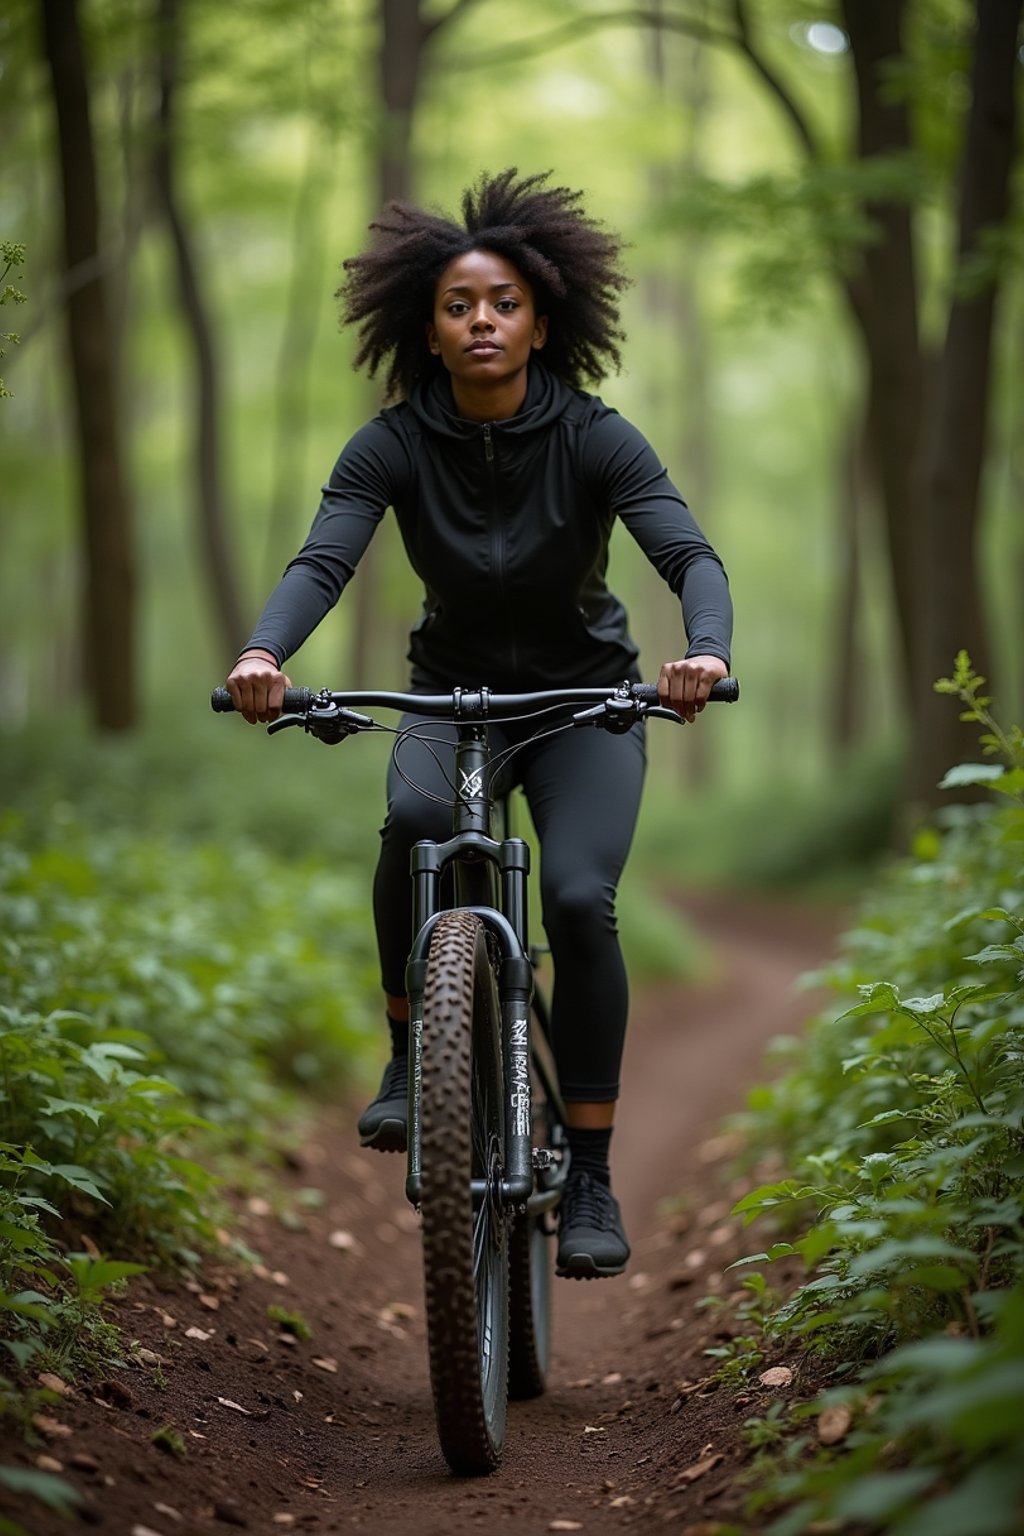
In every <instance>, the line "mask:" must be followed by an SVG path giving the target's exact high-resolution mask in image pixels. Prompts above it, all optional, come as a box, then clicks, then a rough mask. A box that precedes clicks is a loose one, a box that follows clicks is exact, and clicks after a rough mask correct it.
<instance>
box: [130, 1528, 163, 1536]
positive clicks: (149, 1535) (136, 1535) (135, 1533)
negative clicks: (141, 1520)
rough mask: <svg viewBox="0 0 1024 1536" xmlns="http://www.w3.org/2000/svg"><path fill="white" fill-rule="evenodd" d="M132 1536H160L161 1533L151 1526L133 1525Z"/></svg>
mask: <svg viewBox="0 0 1024 1536" xmlns="http://www.w3.org/2000/svg"><path fill="white" fill-rule="evenodd" d="M132 1536H160V1532H159V1531H154V1529H153V1527H152V1526H151V1525H133V1526H132Z"/></svg>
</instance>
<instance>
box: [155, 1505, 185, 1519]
mask: <svg viewBox="0 0 1024 1536" xmlns="http://www.w3.org/2000/svg"><path fill="white" fill-rule="evenodd" d="M153 1508H154V1509H155V1510H156V1512H157V1514H158V1515H166V1516H167V1518H168V1520H184V1518H185V1516H184V1515H183V1514H181V1513H180V1511H179V1510H177V1509H175V1508H174V1506H173V1504H154V1505H153Z"/></svg>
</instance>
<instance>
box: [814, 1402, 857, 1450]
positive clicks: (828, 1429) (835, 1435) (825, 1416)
mask: <svg viewBox="0 0 1024 1536" xmlns="http://www.w3.org/2000/svg"><path fill="white" fill-rule="evenodd" d="M852 1423H853V1414H852V1413H851V1412H850V1410H849V1408H847V1406H846V1404H845V1403H837V1404H836V1405H835V1406H834V1407H833V1408H826V1409H825V1410H824V1411H823V1412H822V1413H820V1414H819V1415H818V1439H819V1440H820V1441H821V1443H822V1445H838V1444H839V1442H840V1440H845V1439H846V1436H847V1434H848V1433H849V1430H850V1425H851V1424H852Z"/></svg>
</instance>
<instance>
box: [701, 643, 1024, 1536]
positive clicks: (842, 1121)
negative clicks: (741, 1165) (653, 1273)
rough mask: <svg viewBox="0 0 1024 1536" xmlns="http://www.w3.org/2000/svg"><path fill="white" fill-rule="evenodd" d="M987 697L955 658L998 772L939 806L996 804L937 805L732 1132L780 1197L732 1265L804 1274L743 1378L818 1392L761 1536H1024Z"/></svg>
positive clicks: (1018, 1060) (1022, 1322) (1022, 1112)
mask: <svg viewBox="0 0 1024 1536" xmlns="http://www.w3.org/2000/svg"><path fill="white" fill-rule="evenodd" d="M983 683H984V679H982V678H979V677H977V676H976V675H975V674H974V673H973V672H972V671H971V669H970V665H969V662H968V659H967V657H966V656H964V655H961V656H960V657H959V658H958V660H957V668H956V672H955V675H954V677H953V678H951V679H945V680H943V682H942V683H941V684H939V685H938V686H939V688H940V690H941V691H944V692H947V693H950V694H953V695H955V696H957V697H958V698H959V699H960V701H961V704H962V706H963V718H965V719H968V720H972V721H975V722H976V723H978V724H980V725H981V726H982V728H983V732H984V734H983V736H982V744H983V747H984V751H985V753H986V755H987V756H988V757H989V759H990V760H989V761H986V762H984V763H980V764H970V765H963V766H961V767H960V768H958V769H955V770H953V771H952V772H951V773H950V774H949V775H948V776H947V779H946V781H945V784H946V785H947V787H949V788H951V789H956V788H957V787H959V786H962V785H967V784H985V785H987V787H989V788H990V789H992V790H994V791H996V792H997V793H998V795H999V796H1000V801H999V802H998V803H996V804H988V805H982V806H977V805H971V806H963V805H961V806H952V807H950V808H949V809H948V810H947V811H946V812H945V813H944V814H943V815H941V816H940V817H939V820H938V825H937V826H935V827H934V828H930V829H928V830H926V831H925V832H923V833H922V834H921V835H920V836H919V837H918V840H917V844H916V847H915V849H914V852H913V856H912V857H910V858H908V859H906V860H904V861H903V862H901V863H899V864H898V865H896V866H895V867H893V868H892V869H891V870H890V871H889V872H888V874H887V875H886V876H885V877H884V878H883V879H882V880H881V882H880V883H879V885H878V886H877V888H876V889H875V891H874V894H873V896H872V898H871V899H870V901H869V902H868V903H867V905H866V907H865V909H864V912H863V916H862V919H861V922H860V925H859V926H858V927H857V929H856V930H855V931H854V932H852V933H851V934H849V935H848V936H847V939H846V942H845V947H844V950H843V953H842V957H841V958H840V960H839V961H838V962H837V963H836V964H835V966H834V967H833V968H832V969H831V970H830V971H829V972H828V973H827V974H826V975H824V976H821V977H818V978H815V979H816V980H819V981H821V980H824V981H827V983H828V984H829V985H830V986H831V987H833V988H834V989H836V990H837V991H838V992H839V993H840V994H841V995H844V996H845V997H847V998H848V999H849V1000H850V1004H851V1005H850V1006H849V1007H847V1008H846V1009H845V1011H843V1012H841V1013H840V1014H839V1016H838V1017H835V1016H834V1015H832V1014H827V1015H825V1016H823V1017H822V1018H820V1019H819V1020H817V1021H816V1022H815V1023H814V1024H813V1026H812V1027H811V1028H810V1029H809V1030H808V1032H807V1034H806V1035H805V1036H804V1037H803V1038H802V1039H801V1040H799V1041H790V1042H788V1044H787V1045H786V1048H785V1062H784V1069H783V1072H782V1075H781V1076H780V1077H779V1078H778V1080H777V1081H775V1082H774V1083H772V1084H771V1085H770V1086H764V1087H760V1088H758V1089H757V1090H756V1091H755V1093H754V1094H753V1095H752V1096H751V1100H750V1106H749V1113H748V1114H747V1116H746V1117H745V1126H746V1130H747V1134H748V1137H749V1140H750V1145H751V1147H752V1149H753V1151H754V1152H755V1154H757V1155H760V1156H769V1155H770V1156H773V1157H781V1161H782V1165H783V1167H784V1168H786V1169H789V1170H791V1176H789V1177H786V1178H783V1179H779V1180H777V1181H775V1182H771V1183H768V1184H763V1185H761V1186H760V1187H759V1188H758V1189H756V1190H753V1191H752V1192H751V1193H750V1194H748V1195H747V1196H746V1197H745V1198H743V1199H742V1200H740V1201H739V1203H738V1205H737V1207H736V1210H737V1212H738V1213H740V1214H742V1215H743V1216H744V1217H745V1218H746V1219H748V1220H753V1219H755V1218H760V1219H761V1221H762V1224H768V1225H770V1226H774V1229H775V1230H774V1233H773V1236H775V1237H776V1238H777V1239H778V1240H777V1241H775V1242H773V1243H772V1244H771V1245H770V1246H769V1247H768V1248H767V1249H766V1250H765V1251H764V1252H761V1253H758V1254H756V1255H752V1256H751V1257H750V1258H749V1259H747V1260H742V1261H740V1262H741V1263H746V1264H750V1263H764V1262H766V1261H768V1262H770V1261H773V1260H775V1259H779V1258H783V1257H789V1258H791V1257H792V1256H794V1255H799V1256H800V1257H801V1258H802V1260H803V1263H804V1265H805V1268H806V1273H807V1279H806V1280H805V1281H804V1283H803V1284H802V1285H800V1286H799V1287H798V1288H797V1289H796V1291H795V1292H793V1293H792V1294H791V1295H790V1296H789V1298H788V1299H787V1300H786V1301H785V1302H784V1304H783V1305H781V1306H780V1307H778V1308H777V1309H775V1310H774V1311H773V1312H771V1314H770V1315H768V1316H767V1317H766V1318H765V1319H764V1322H763V1327H762V1329H761V1331H760V1333H759V1334H758V1336H757V1338H755V1339H754V1340H752V1341H751V1346H750V1355H749V1364H750V1366H751V1368H752V1367H753V1366H755V1365H756V1364H757V1363H758V1362H759V1361H760V1359H761V1358H763V1356H764V1355H765V1354H766V1353H769V1352H771V1353H776V1354H778V1355H782V1354H784V1353H785V1354H786V1357H787V1358H790V1357H791V1356H792V1353H793V1351H794V1350H801V1351H805V1352H806V1353H807V1355H808V1356H810V1360H809V1362H808V1363H809V1364H811V1365H813V1366H814V1369H815V1371H816V1373H817V1374H818V1376H819V1377H820V1376H821V1375H822V1374H824V1375H825V1376H826V1378H827V1379H828V1380H829V1381H830V1382H831V1383H832V1385H831V1386H830V1388H829V1390H828V1392H827V1393H826V1394H825V1396H824V1397H823V1398H821V1399H819V1400H818V1401H817V1402H816V1403H815V1404H814V1405H813V1406H812V1408H811V1410H810V1416H811V1424H810V1426H809V1432H807V1433H800V1427H801V1426H800V1414H799V1412H795V1413H794V1414H793V1415H792V1417H791V1420H790V1421H789V1427H790V1433H791V1435H795V1436H796V1438H795V1439H791V1440H790V1442H789V1444H788V1445H787V1447H786V1450H785V1452H784V1453H780V1454H778V1455H777V1456H775V1457H774V1459H773V1460H772V1467H773V1472H772V1474H771V1476H770V1477H768V1479H767V1481H766V1484H765V1486H764V1487H763V1488H762V1490H761V1491H760V1493H759V1494H758V1495H756V1496H755V1499H754V1503H753V1506H752V1509H753V1512H754V1513H755V1514H757V1515H758V1517H759V1518H760V1519H762V1520H763V1519H765V1518H766V1517H767V1516H766V1512H772V1511H777V1510H778V1508H779V1507H780V1506H782V1507H783V1511H784V1512H783V1513H782V1514H781V1515H777V1516H776V1518H775V1520H774V1523H772V1524H769V1525H768V1526H767V1529H768V1530H769V1531H771V1532H772V1533H773V1536H795V1533H798V1532H802V1531H805V1530H807V1529H809V1528H811V1527H812V1526H814V1528H817V1526H816V1525H815V1522H821V1521H826V1522H834V1523H833V1524H830V1525H829V1526H828V1528H829V1529H837V1530H845V1529H856V1530H858V1531H861V1530H872V1531H874V1530H886V1531H894V1532H898V1533H899V1536H964V1533H965V1532H967V1531H970V1532H971V1536H1004V1533H1007V1536H1008V1533H1010V1532H1019V1531H1020V1529H1021V1525H1022V1511H1024V1462H1022V1459H1021V1456H1020V1433H1021V1424H1022V1423H1024V1200H1022V1191H1024V1073H1022V1065H1024V988H1022V982H1024V905H1022V899H1021V866H1022V863H1024V738H1022V735H1021V732H1020V730H1019V729H1016V728H1015V729H1013V730H1011V731H1009V732H1004V731H1003V730H1002V729H1001V728H1000V727H999V725H998V724H997V723H996V721H995V720H994V719H993V718H992V716H991V714H990V712H989V702H990V701H989V700H988V699H987V698H986V697H985V696H984V695H983V693H982V691H981V690H982V687H983ZM992 759H998V760H995V761H994V760H992ZM730 1366H731V1368H732V1369H733V1370H734V1371H735V1370H736V1369H737V1363H736V1362H735V1361H731V1362H730ZM840 1406H843V1407H844V1408H845V1410H847V1411H848V1412H849V1429H848V1430H847V1429H845V1428H844V1430H843V1432H842V1434H841V1435H840V1436H838V1437H837V1444H836V1445H835V1446H831V1445H828V1444H822V1443H821V1441H822V1439H823V1438H825V1439H827V1438H828V1437H827V1436H826V1437H823V1436H822V1435H821V1433H820V1430H819V1432H818V1433H814V1432H813V1428H814V1423H813V1421H814V1420H815V1419H818V1421H819V1423H820V1422H821V1420H820V1417H819V1416H820V1415H821V1414H823V1413H824V1411H825V1410H826V1409H828V1408H832V1409H835V1408H837V1407H840ZM844 1424H845V1418H844ZM776 1428H777V1426H773V1432H774V1430H775V1429H776ZM759 1466H760V1476H761V1477H764V1470H763V1466H764V1458H763V1457H762V1459H761V1462H760V1463H759ZM759 1528H762V1527H760V1526H759ZM823 1528H824V1527H823Z"/></svg>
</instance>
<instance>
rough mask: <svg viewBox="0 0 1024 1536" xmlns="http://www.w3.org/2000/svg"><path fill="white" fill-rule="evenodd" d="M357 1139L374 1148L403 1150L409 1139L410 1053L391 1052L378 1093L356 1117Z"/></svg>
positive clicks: (376, 1149) (362, 1143)
mask: <svg viewBox="0 0 1024 1536" xmlns="http://www.w3.org/2000/svg"><path fill="white" fill-rule="evenodd" d="M358 1129H359V1142H360V1145H361V1146H363V1147H373V1149H374V1151H376V1152H404V1151H405V1149H406V1146H407V1144H408V1140H409V1057H408V1056H407V1055H401V1056H392V1058H391V1060H390V1061H389V1062H388V1064H387V1066H386V1067H385V1068H384V1076H383V1077H382V1078H381V1080H380V1088H379V1090H378V1092H377V1097H376V1098H375V1099H374V1101H373V1103H372V1104H368V1105H367V1107H366V1108H365V1109H364V1110H363V1113H362V1114H361V1115H360V1117H359V1126H358Z"/></svg>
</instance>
